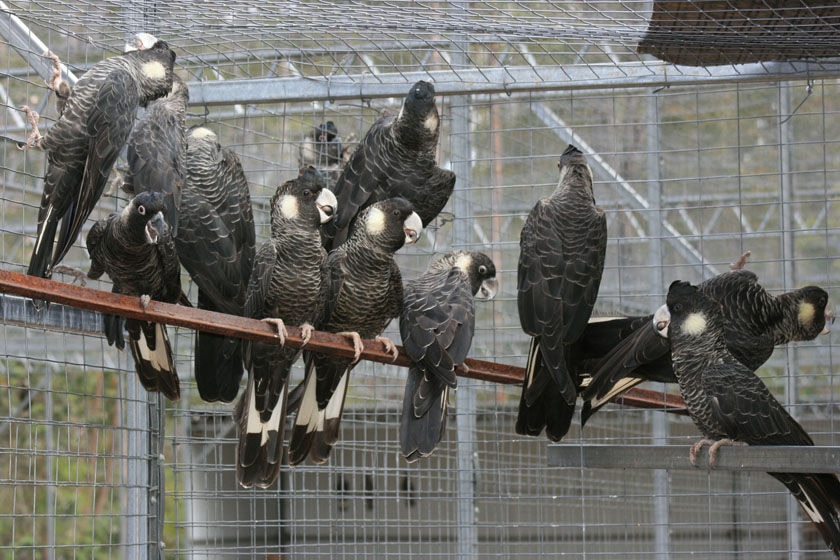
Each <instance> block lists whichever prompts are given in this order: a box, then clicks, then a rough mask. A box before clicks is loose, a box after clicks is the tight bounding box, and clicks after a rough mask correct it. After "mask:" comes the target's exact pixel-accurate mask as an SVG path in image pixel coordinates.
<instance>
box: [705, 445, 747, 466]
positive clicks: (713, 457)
mask: <svg viewBox="0 0 840 560" xmlns="http://www.w3.org/2000/svg"><path fill="white" fill-rule="evenodd" d="M722 445H739V446H740V445H747V443H746V442H743V441H735V440H734V439H729V438H723V439H719V440H718V441H716V442H714V443H713V444H712V446H711V447H709V467H710V468H713V467H714V466H715V464H716V463H717V453H718V449H720V447H721V446H722Z"/></svg>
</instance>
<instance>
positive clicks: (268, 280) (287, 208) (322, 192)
mask: <svg viewBox="0 0 840 560" xmlns="http://www.w3.org/2000/svg"><path fill="white" fill-rule="evenodd" d="M335 204H336V202H335V195H333V193H332V191H330V190H328V189H327V188H326V181H325V179H324V177H323V175H321V173H319V172H318V171H317V170H316V169H315V168H313V167H309V168H307V169H306V170H305V171H304V172H303V173H302V174H301V175H300V176H298V177H297V178H295V179H293V180H291V181H286V182H285V183H283V184H282V185H280V187H278V188H277V191H276V192H275V194H274V197H273V198H272V199H271V237H270V238H269V239H268V241H266V242H265V243H263V244H262V245H261V246H260V248H259V250H258V251H257V254H256V256H255V257H254V266H253V269H252V270H251V278H250V280H249V283H248V292H247V296H246V299H245V309H244V314H245V316H246V317H252V318H254V319H265V320H266V321H271V322H273V323H275V324H276V325H277V328H278V335H279V337H280V339H281V341H284V340H285V337H286V329H285V325H286V324H290V325H295V326H299V327H300V328H301V330H302V333H303V338H304V340H305V341H306V340H308V338H309V336H310V335H311V332H312V324H313V323H314V322H315V319H316V317H317V315H318V312H319V310H320V308H321V306H322V305H323V304H324V303H325V302H324V300H322V299H320V298H319V296H321V285H322V283H323V280H324V278H325V276H326V270H327V269H326V264H327V252H326V250H325V249H324V248H323V246H322V245H321V234H320V231H319V228H320V226H321V224H322V223H325V222H327V221H329V220H330V219H331V218H332V216H333V213H334V211H335ZM300 353H301V349H300V348H284V347H282V346H277V345H273V344H263V343H260V342H245V348H244V358H245V367H246V369H247V370H248V374H249V375H248V385H247V388H246V389H245V393H244V394H243V395H242V397H241V398H240V400H239V402H238V403H237V406H236V417H237V419H238V425H239V446H238V448H237V463H236V468H237V478H238V479H239V483H240V484H241V485H242V486H244V487H246V488H247V487H251V486H254V485H256V486H259V487H262V488H265V487H268V486H270V485H271V484H273V483H274V481H275V480H277V475H278V474H279V472H280V461H281V458H282V451H283V428H284V427H285V425H286V397H287V391H288V380H289V373H290V372H291V369H292V364H294V363H295V361H296V360H297V359H298V357H299V356H300Z"/></svg>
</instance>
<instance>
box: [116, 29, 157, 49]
mask: <svg viewBox="0 0 840 560" xmlns="http://www.w3.org/2000/svg"><path fill="white" fill-rule="evenodd" d="M155 43H157V37H155V36H154V35H152V34H151V33H137V34H135V35H134V44H133V45H132V44H131V43H126V44H125V47H124V48H123V52H131V51H145V50H146V49H150V48H152V47H153V46H154V44H155Z"/></svg>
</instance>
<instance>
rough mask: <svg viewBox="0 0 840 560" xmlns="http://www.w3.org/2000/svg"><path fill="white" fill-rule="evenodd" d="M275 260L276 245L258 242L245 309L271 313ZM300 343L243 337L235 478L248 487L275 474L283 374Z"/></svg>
mask: <svg viewBox="0 0 840 560" xmlns="http://www.w3.org/2000/svg"><path fill="white" fill-rule="evenodd" d="M276 261H277V250H276V246H275V244H274V243H273V242H272V241H268V242H266V243H263V244H262V245H261V246H260V248H259V250H258V251H257V253H256V255H255V257H254V267H253V269H252V271H251V277H250V279H249V283H248V292H247V297H246V299H245V306H244V315H245V316H246V317H252V318H256V319H262V318H265V317H267V316H269V315H270V313H271V310H270V309H269V306H268V304H267V301H268V298H269V296H270V293H271V290H272V284H273V283H272V278H273V275H274V272H275V263H276ZM300 352H301V350H300V349H294V348H284V347H281V346H278V345H273V344H264V343H259V342H245V343H244V362H245V367H246V369H247V370H248V384H247V386H246V388H245V392H244V393H243V394H242V397H241V398H240V400H239V401H238V403H237V405H236V413H235V416H236V418H237V419H238V421H239V445H238V447H237V464H236V468H237V478H238V479H239V483H240V484H241V485H242V486H244V487H246V488H248V487H251V486H258V487H261V488H265V487H268V486H270V485H271V484H273V483H274V481H275V480H277V476H278V474H279V472H280V464H281V460H282V455H283V431H284V428H285V426H286V399H287V394H288V378H289V372H290V371H291V367H292V364H294V362H295V361H296V360H297V358H298V356H299V355H300Z"/></svg>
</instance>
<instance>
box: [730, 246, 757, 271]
mask: <svg viewBox="0 0 840 560" xmlns="http://www.w3.org/2000/svg"><path fill="white" fill-rule="evenodd" d="M751 254H752V251H746V252H745V253H744V254H743V255H741V256H740V257H738V260H737V261H735V262H734V263H729V270H742V269H743V268H744V265H746V264H747V259H748V258H750V255H751Z"/></svg>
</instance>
